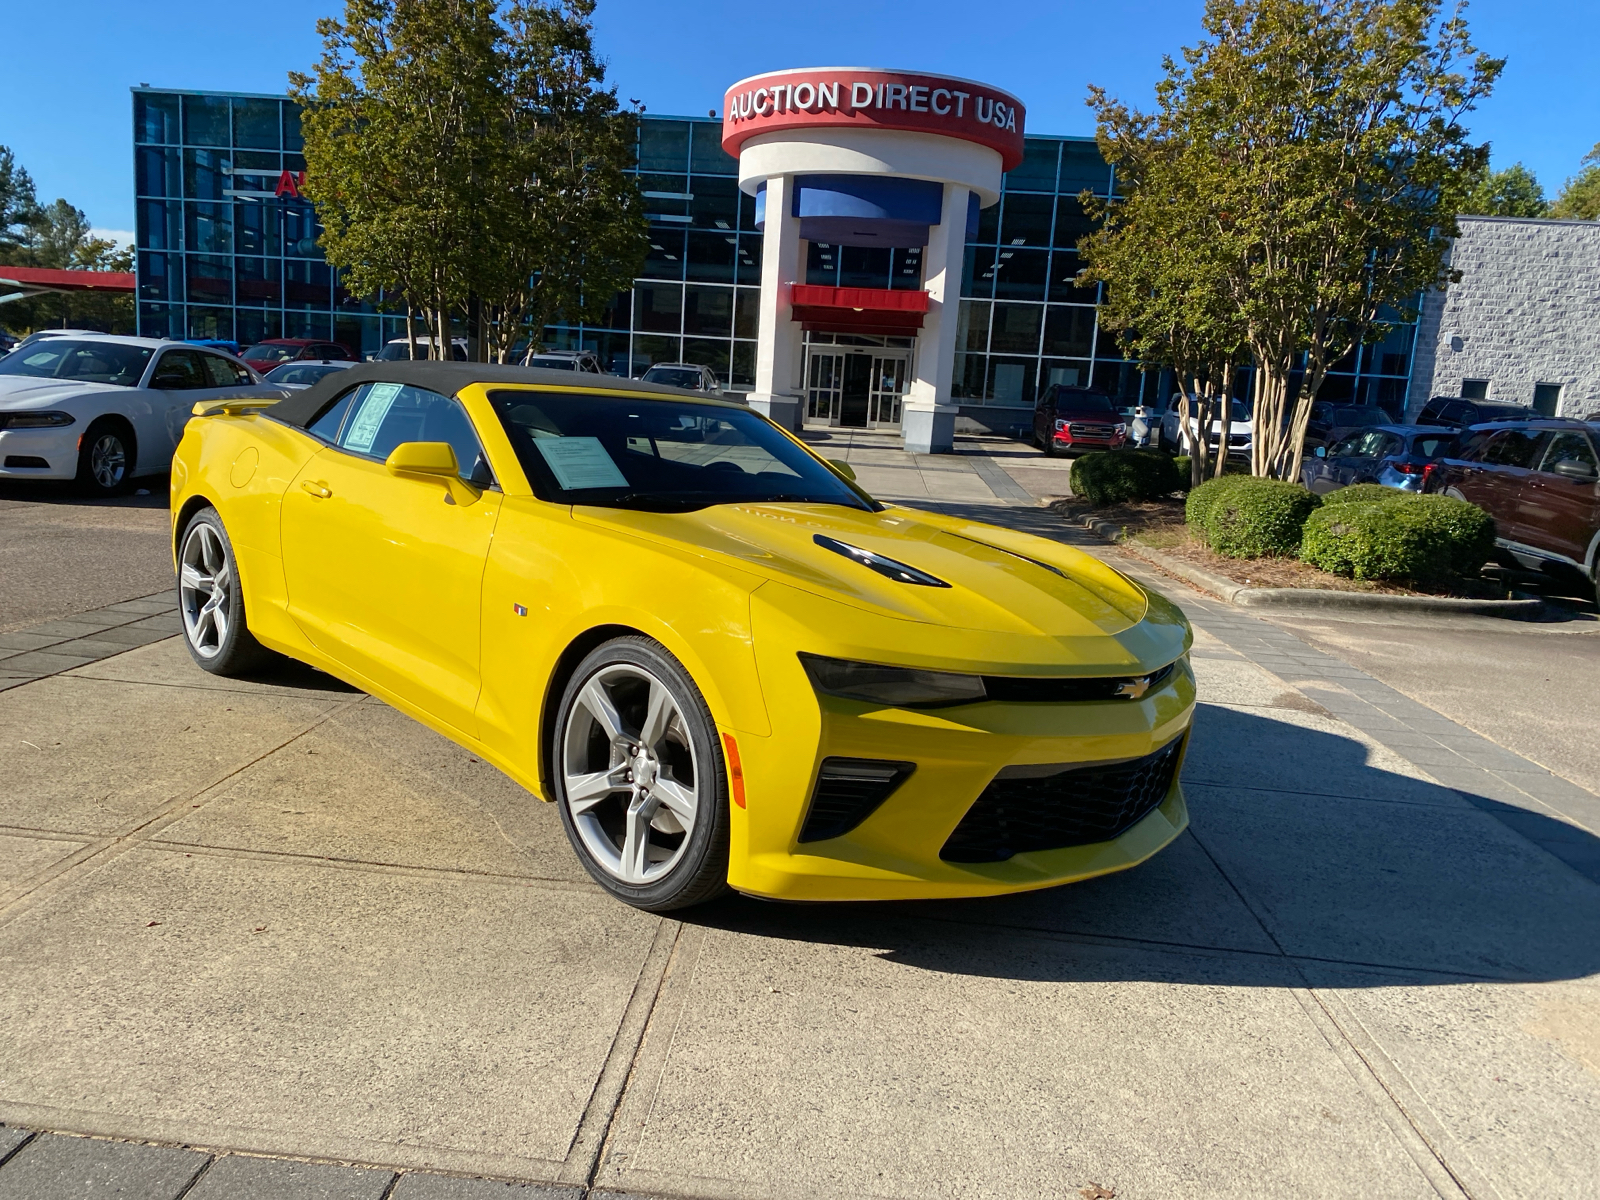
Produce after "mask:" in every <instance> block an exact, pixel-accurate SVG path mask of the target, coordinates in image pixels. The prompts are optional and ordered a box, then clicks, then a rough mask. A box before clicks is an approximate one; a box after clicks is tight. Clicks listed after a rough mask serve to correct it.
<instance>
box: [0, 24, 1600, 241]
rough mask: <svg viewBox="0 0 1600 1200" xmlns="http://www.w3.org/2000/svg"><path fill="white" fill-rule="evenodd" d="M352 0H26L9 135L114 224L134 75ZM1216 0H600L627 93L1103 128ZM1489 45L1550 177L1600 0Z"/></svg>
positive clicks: (277, 33) (1484, 125)
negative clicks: (815, 78) (915, 77)
mask: <svg viewBox="0 0 1600 1200" xmlns="http://www.w3.org/2000/svg"><path fill="white" fill-rule="evenodd" d="M337 2H338V0H252V2H249V3H244V2H240V0H160V2H159V3H153V2H151V0H135V2H130V0H80V2H73V0H60V2H58V3H54V4H44V3H32V4H26V5H24V4H20V3H13V4H7V5H6V6H5V8H6V18H5V22H4V32H3V33H0V78H4V80H5V90H4V98H3V99H0V144H4V145H9V146H10V147H11V148H12V149H13V150H14V151H16V153H17V156H18V158H19V159H20V160H21V162H22V163H23V165H24V166H26V167H27V168H28V170H29V171H30V172H31V173H32V174H33V177H34V179H35V180H36V181H37V183H38V185H39V193H40V196H41V198H42V199H45V200H47V201H48V200H53V199H55V198H56V197H57V196H65V197H66V198H67V199H68V200H70V201H71V202H72V203H74V204H76V205H77V206H78V207H79V208H82V209H84V210H85V211H86V212H87V213H88V214H89V218H90V220H91V222H93V224H94V225H95V226H97V227H98V228H101V229H105V230H127V229H129V228H131V226H132V219H133V201H132V151H131V141H130V139H131V134H130V126H131V116H130V101H129V97H128V88H129V87H131V86H133V85H135V84H138V83H149V84H151V85H153V86H156V87H178V88H201V89H211V90H238V91H252V92H279V91H282V90H283V88H284V86H285V76H286V74H287V72H288V71H290V70H294V69H303V68H305V67H307V66H308V65H309V64H310V63H311V62H312V61H314V59H315V58H316V55H317V52H318V47H319V43H318V39H317V36H316V30H315V22H316V18H317V17H318V16H321V15H325V14H327V13H328V12H330V11H332V10H333V7H334V5H335V4H336V3H337ZM1202 7H1203V6H1202V3H1201V0H1099V2H1097V3H1084V2H1081V0H1070V2H1066V3H1061V2H1057V3H1047V2H1043V0H1010V2H1009V3H1006V4H985V3H980V2H977V0H960V2H956V0H919V2H918V3H915V4H908V3H906V2H905V0H898V2H881V0H809V2H808V3H805V4H795V3H778V4H761V3H749V2H744V3H731V2H728V0H699V2H698V3H694V4H685V3H681V2H672V0H657V2H654V3H650V2H647V0H600V6H599V9H598V12H597V15H596V24H597V31H598V44H599V47H600V50H601V52H602V53H603V54H604V55H605V56H606V57H607V58H608V59H609V60H610V63H611V75H612V79H613V80H614V81H615V82H616V84H617V85H618V87H619V88H620V90H621V93H622V95H623V97H624V98H636V99H638V100H640V101H642V102H643V103H644V104H645V105H646V106H647V107H648V109H649V110H650V111H651V112H655V113H690V114H698V113H705V112H706V111H707V110H708V109H711V108H714V107H717V106H719V105H720V103H721V98H722V91H723V89H724V87H726V86H727V85H728V84H729V83H731V82H733V81H734V80H735V79H737V78H740V77H742V76H744V75H750V74H754V73H756V72H758V71H766V70H773V69H777V68H780V67H790V66H808V65H817V66H825V65H849V66H887V67H908V68H920V69H924V70H929V71H938V72H943V73H947V74H952V75H964V76H967V77H970V78H977V79H982V80H986V81H988V82H991V83H994V84H996V85H998V86H1001V87H1004V88H1007V89H1008V90H1010V91H1012V92H1014V93H1016V94H1017V95H1019V96H1020V97H1021V98H1022V99H1023V101H1024V102H1025V103H1026V104H1027V107H1028V116H1027V125H1028V128H1029V129H1030V130H1034V131H1037V132H1041V133H1092V132H1093V125H1092V121H1091V119H1090V115H1089V112H1088V110H1087V109H1086V108H1085V107H1084V104H1083V98H1084V93H1085V88H1086V87H1087V86H1088V85H1089V84H1090V83H1097V84H1100V85H1101V86H1103V87H1105V88H1107V89H1108V90H1110V91H1111V92H1112V93H1113V94H1115V95H1117V96H1120V97H1123V98H1125V99H1127V100H1130V101H1133V102H1135V103H1138V104H1145V103H1148V101H1149V99H1150V95H1151V88H1152V86H1153V84H1154V82H1155V80H1156V78H1157V77H1158V75H1159V73H1160V64H1161V56H1162V55H1163V54H1166V53H1174V54H1175V53H1176V52H1177V50H1178V49H1179V47H1181V46H1183V45H1185V44H1186V43H1189V42H1192V41H1193V40H1194V39H1195V38H1196V36H1197V35H1198V32H1199V15H1200V12H1201V9H1202ZM1467 15H1468V20H1469V22H1470V23H1471V25H1472V29H1473V32H1474V36H1475V37H1476V39H1477V41H1478V44H1479V45H1480V46H1481V47H1482V48H1483V49H1484V50H1486V51H1488V52H1490V53H1493V54H1496V55H1502V56H1504V57H1506V58H1508V59H1509V60H1510V62H1509V64H1508V66H1507V68H1506V73H1505V75H1504V76H1503V77H1502V81H1501V84H1500V87H1499V88H1498V90H1497V91H1496V94H1495V95H1494V96H1493V97H1492V98H1491V99H1490V100H1489V101H1488V103H1486V104H1485V105H1484V106H1483V107H1482V108H1481V109H1480V110H1479V111H1478V112H1477V113H1476V114H1474V116H1473V118H1472V128H1473V130H1474V133H1475V135H1476V136H1477V137H1478V138H1480V139H1483V140H1486V141H1489V142H1491V143H1492V144H1493V147H1494V161H1495V164H1496V165H1497V166H1506V165H1509V164H1510V163H1512V162H1515V161H1517V160H1521V161H1523V162H1525V163H1526V164H1527V165H1528V166H1529V167H1530V168H1532V169H1533V171H1534V173H1535V174H1536V175H1538V177H1539V180H1540V182H1542V183H1543V184H1544V186H1545V191H1546V193H1547V194H1550V195H1554V193H1555V191H1556V190H1557V189H1558V188H1559V186H1560V184H1561V181H1562V180H1563V179H1564V178H1565V177H1566V176H1568V175H1570V174H1572V173H1573V172H1574V171H1575V170H1576V169H1577V166H1578V160H1579V159H1580V158H1581V157H1582V156H1583V155H1584V154H1585V153H1587V152H1588V150H1589V148H1590V147H1591V146H1593V145H1594V144H1595V143H1596V142H1600V72H1596V70H1595V69H1594V63H1595V62H1596V61H1597V60H1600V2H1597V0H1477V2H1476V3H1474V4H1473V5H1472V7H1471V8H1470V9H1469V11H1468V14H1467Z"/></svg>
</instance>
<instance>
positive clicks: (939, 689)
mask: <svg viewBox="0 0 1600 1200" xmlns="http://www.w3.org/2000/svg"><path fill="white" fill-rule="evenodd" d="M800 664H801V665H802V666H803V667H805V669H806V674H807V675H809V676H810V677H811V686H812V687H814V688H816V689H817V691H819V692H823V693H825V694H826V695H829V696H841V697H843V698H844V699H846V700H865V701H867V702H868V703H871V704H893V705H896V706H897V707H902V708H918V707H926V706H929V705H938V704H966V703H969V702H970V701H973V700H982V699H983V698H984V696H985V695H986V693H985V691H984V687H983V679H982V678H981V677H980V676H977V675H957V674H955V673H953V672H950V671H919V670H916V669H914V668H911V667H885V666H880V665H878V664H877V663H864V662H848V661H846V660H845V659H842V658H821V657H819V656H817V655H815V654H802V655H801V656H800Z"/></svg>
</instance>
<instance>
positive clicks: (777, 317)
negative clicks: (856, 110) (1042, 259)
mask: <svg viewBox="0 0 1600 1200" xmlns="http://www.w3.org/2000/svg"><path fill="white" fill-rule="evenodd" d="M793 187H794V176H792V175H774V176H772V177H771V178H769V179H768V180H767V199H766V218H767V221H766V225H765V227H764V228H763V230H762V235H761V316H760V328H759V329H758V331H757V337H758V338H759V339H760V340H759V341H757V342H756V390H755V391H754V392H752V393H751V394H750V407H751V408H753V409H755V410H756V411H757V412H761V413H765V414H766V415H767V416H769V417H771V418H772V419H773V420H774V421H776V422H777V423H778V424H779V425H782V426H783V427H784V428H785V429H793V430H795V431H796V432H798V431H799V429H800V423H801V419H802V415H803V413H804V401H803V400H802V398H801V396H800V395H798V394H797V391H798V389H799V386H800V360H801V336H800V335H801V329H800V326H799V325H798V324H796V323H795V322H794V321H792V320H790V312H791V309H792V307H793V304H792V300H791V297H790V293H789V287H790V285H791V284H793V283H796V282H798V281H799V279H800V272H801V270H802V266H801V261H800V218H799V217H796V216H792V215H791V210H792V209H793V207H794V204H793V198H792V195H791V192H792V189H793ZM958 286H959V285H958Z"/></svg>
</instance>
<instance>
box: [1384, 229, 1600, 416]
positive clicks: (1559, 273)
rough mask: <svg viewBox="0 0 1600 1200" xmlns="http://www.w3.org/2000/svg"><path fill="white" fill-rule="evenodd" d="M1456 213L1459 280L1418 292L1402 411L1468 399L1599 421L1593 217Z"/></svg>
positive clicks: (1599, 291)
mask: <svg viewBox="0 0 1600 1200" xmlns="http://www.w3.org/2000/svg"><path fill="white" fill-rule="evenodd" d="M1459 220H1460V225H1461V236H1460V237H1459V238H1457V239H1456V242H1455V245H1454V246H1452V247H1451V252H1450V264H1451V266H1452V267H1454V268H1455V269H1456V270H1458V271H1460V272H1461V282H1460V283H1455V284H1451V285H1450V286H1449V287H1448V288H1447V289H1445V290H1444V291H1443V292H1430V293H1429V294H1428V295H1427V296H1426V297H1425V298H1424V301H1423V305H1422V314H1421V319H1420V321H1419V326H1418V329H1417V343H1416V344H1417V350H1416V360H1415V362H1414V363H1413V365H1412V371H1411V386H1410V389H1409V391H1408V393H1407V397H1406V410H1407V412H1408V414H1410V415H1412V416H1414V415H1415V414H1416V413H1417V412H1418V411H1419V410H1420V409H1421V408H1422V406H1423V405H1424V404H1426V403H1427V402H1428V399H1429V397H1431V396H1469V397H1475V398H1487V399H1490V400H1500V401H1509V402H1514V403H1517V404H1526V405H1529V406H1530V407H1532V408H1533V409H1535V410H1536V411H1538V412H1541V413H1544V414H1545V415H1548V416H1562V417H1579V418H1584V419H1596V418H1600V222H1596V221H1546V220H1533V219H1525V218H1519V217H1461V218H1459Z"/></svg>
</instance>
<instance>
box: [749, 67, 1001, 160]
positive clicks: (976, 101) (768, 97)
mask: <svg viewBox="0 0 1600 1200" xmlns="http://www.w3.org/2000/svg"><path fill="white" fill-rule="evenodd" d="M1023 116H1024V110H1023V107H1022V102H1021V101H1019V100H1018V99H1017V98H1016V97H1015V96H1013V95H1011V93H1009V92H1002V91H1001V90H1000V89H999V88H995V87H990V86H989V85H988V84H986V83H973V82H972V81H971V80H968V79H955V78H952V77H951V76H948V75H923V74H918V73H913V72H909V71H870V70H861V69H855V68H851V67H811V68H802V69H800V70H796V71H772V72H769V73H768V74H766V75H752V76H751V77H750V78H749V79H741V80H740V81H739V82H738V83H736V84H734V85H733V86H732V87H731V88H729V89H728V92H727V95H725V96H724V97H723V101H722V148H723V149H724V150H726V151H727V152H728V153H729V154H732V155H734V156H735V157H737V156H738V154H739V149H740V147H742V146H743V145H744V143H745V142H746V141H748V140H749V139H750V138H753V137H755V136H756V135H757V134H761V133H777V132H781V131H783V130H785V129H816V128H820V127H833V128H844V129H897V130H906V131H909V132H912V133H936V134H940V135H941V136H943V137H953V138H961V139H963V140H965V141H969V142H977V143H978V144H979V145H980V146H988V147H989V148H990V149H992V150H996V151H998V152H999V154H1000V158H1001V161H1002V163H1003V169H1004V170H1007V171H1009V170H1011V168H1013V167H1015V166H1016V165H1017V164H1018V163H1020V162H1021V161H1022V119H1023Z"/></svg>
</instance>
